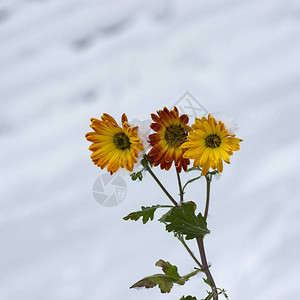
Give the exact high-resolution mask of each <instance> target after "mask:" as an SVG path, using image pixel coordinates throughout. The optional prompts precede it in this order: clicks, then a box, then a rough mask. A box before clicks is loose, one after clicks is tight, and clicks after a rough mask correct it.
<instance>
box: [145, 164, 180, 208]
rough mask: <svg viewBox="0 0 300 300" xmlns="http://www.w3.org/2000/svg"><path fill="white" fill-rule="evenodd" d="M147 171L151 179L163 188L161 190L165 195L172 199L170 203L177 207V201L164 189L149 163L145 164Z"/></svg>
mask: <svg viewBox="0 0 300 300" xmlns="http://www.w3.org/2000/svg"><path fill="white" fill-rule="evenodd" d="M146 169H147V171H148V172H149V174H150V175H151V176H152V177H153V179H154V180H155V181H156V183H157V184H158V185H159V187H160V188H161V189H162V190H163V192H164V193H165V194H166V196H167V197H168V198H169V199H170V200H171V201H172V203H173V204H174V205H175V206H176V207H179V205H178V203H177V202H176V201H175V199H174V198H173V197H172V196H171V195H170V193H169V192H168V191H167V190H166V188H165V187H164V186H163V184H162V183H161V182H160V180H159V179H158V178H157V177H156V175H155V174H154V173H153V171H152V170H151V168H150V167H149V165H147V166H146Z"/></svg>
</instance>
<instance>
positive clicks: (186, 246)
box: [176, 235, 204, 272]
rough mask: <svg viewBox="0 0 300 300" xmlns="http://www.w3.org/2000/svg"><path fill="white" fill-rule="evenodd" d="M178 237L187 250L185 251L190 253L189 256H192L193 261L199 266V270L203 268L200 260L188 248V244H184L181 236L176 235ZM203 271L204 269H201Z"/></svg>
mask: <svg viewBox="0 0 300 300" xmlns="http://www.w3.org/2000/svg"><path fill="white" fill-rule="evenodd" d="M176 237H177V238H178V240H179V241H180V242H181V243H182V245H183V246H184V248H185V249H186V250H187V252H188V253H189V254H190V256H191V257H192V258H193V260H194V261H195V263H196V264H197V265H198V266H199V267H200V269H201V270H203V266H202V264H201V263H200V261H199V260H198V259H197V258H196V256H195V255H194V253H193V252H192V250H191V249H190V248H189V246H188V245H187V244H186V242H185V241H184V239H183V237H182V236H178V235H177V236H176ZM203 272H204V271H203Z"/></svg>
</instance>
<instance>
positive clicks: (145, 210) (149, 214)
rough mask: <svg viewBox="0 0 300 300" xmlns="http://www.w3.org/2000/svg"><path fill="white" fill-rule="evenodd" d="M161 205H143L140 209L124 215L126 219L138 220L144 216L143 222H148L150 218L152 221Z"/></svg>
mask: <svg viewBox="0 0 300 300" xmlns="http://www.w3.org/2000/svg"><path fill="white" fill-rule="evenodd" d="M159 207H161V205H153V206H151V207H149V206H147V207H145V206H142V207H141V209H142V210H140V211H135V212H132V213H130V214H129V215H127V216H126V217H124V218H123V219H124V220H134V221H137V220H138V219H139V218H143V219H142V221H143V224H145V223H147V222H148V221H149V219H150V220H151V221H152V220H153V218H154V213H155V211H156V210H157V209H158V208H159Z"/></svg>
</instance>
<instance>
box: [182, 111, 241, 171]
mask: <svg viewBox="0 0 300 300" xmlns="http://www.w3.org/2000/svg"><path fill="white" fill-rule="evenodd" d="M191 127H192V132H190V134H189V136H188V137H187V140H188V141H187V142H185V143H184V144H182V145H181V146H180V147H181V148H182V149H186V152H185V153H184V154H183V157H185V158H190V159H194V167H199V166H200V167H201V168H202V175H206V174H207V172H208V171H209V169H210V168H212V169H214V170H215V169H217V170H218V171H219V172H222V171H223V160H224V161H225V162H226V163H228V164H230V162H229V156H230V155H232V154H233V151H238V150H239V149H240V145H239V143H240V142H242V141H243V140H241V139H238V138H235V135H234V134H229V133H228V131H227V129H226V128H225V125H224V123H222V122H221V121H219V122H218V123H217V121H216V120H215V118H213V117H211V115H210V114H209V115H208V117H207V118H206V117H202V118H201V119H198V118H196V119H195V124H193V125H192V126H191Z"/></svg>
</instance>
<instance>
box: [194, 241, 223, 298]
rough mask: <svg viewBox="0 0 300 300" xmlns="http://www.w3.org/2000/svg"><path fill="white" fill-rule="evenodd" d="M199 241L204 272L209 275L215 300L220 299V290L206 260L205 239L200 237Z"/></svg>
mask: <svg viewBox="0 0 300 300" xmlns="http://www.w3.org/2000/svg"><path fill="white" fill-rule="evenodd" d="M197 243H198V247H199V252H200V256H201V261H202V265H203V272H204V273H205V275H206V276H207V279H208V280H209V283H210V286H211V289H212V292H213V299H214V300H218V291H217V288H216V284H215V281H214V279H213V277H212V275H211V273H210V270H209V266H208V263H207V260H206V255H205V249H204V243H203V239H201V238H198V239H197Z"/></svg>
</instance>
